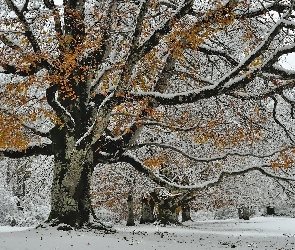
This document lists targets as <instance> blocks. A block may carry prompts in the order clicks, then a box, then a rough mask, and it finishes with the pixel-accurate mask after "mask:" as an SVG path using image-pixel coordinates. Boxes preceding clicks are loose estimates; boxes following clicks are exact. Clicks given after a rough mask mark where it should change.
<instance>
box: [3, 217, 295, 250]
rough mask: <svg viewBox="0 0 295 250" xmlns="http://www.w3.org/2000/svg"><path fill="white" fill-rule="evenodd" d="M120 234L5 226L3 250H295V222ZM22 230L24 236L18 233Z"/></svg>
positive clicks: (221, 223) (222, 223)
mask: <svg viewBox="0 0 295 250" xmlns="http://www.w3.org/2000/svg"><path fill="white" fill-rule="evenodd" d="M115 228H116V229H117V233H115V234H104V233H101V232H100V233H98V232H93V231H92V232H84V231H71V232H64V231H57V230H56V229H55V228H45V229H34V228H11V227H0V250H35V249H40V250H52V249H60V250H84V249H86V250H98V249H99V250H109V249H117V250H127V249H128V250H159V249H169V250H186V249H194V250H199V249H230V248H236V249H259V250H260V249H267V250H268V249H280V250H286V249H289V250H290V249H295V218H282V217H257V218H252V219H251V220H250V221H242V220H237V219H232V220H218V221H216V220H214V221H197V222H191V223H188V224H186V225H185V226H178V227H160V226H155V225H139V226H134V227H124V226H120V225H117V226H115ZM19 230H22V231H19Z"/></svg>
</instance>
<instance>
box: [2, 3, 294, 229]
mask: <svg viewBox="0 0 295 250" xmlns="http://www.w3.org/2000/svg"><path fill="white" fill-rule="evenodd" d="M0 3H1V7H0V20H1V25H0V75H1V82H0V97H1V98H0V101H1V107H0V148H1V154H2V155H3V156H6V157H11V158H19V157H25V156H32V155H40V154H42V155H53V156H54V159H55V168H54V179H53V188H52V211H51V214H50V218H49V219H50V220H58V221H59V222H64V223H68V224H71V225H79V226H81V225H82V224H84V223H85V222H87V221H89V214H90V213H91V202H90V195H89V176H91V174H92V172H93V169H94V167H95V166H96V165H97V164H99V163H101V164H105V163H110V164H112V163H120V162H121V163H128V164H130V165H131V166H132V167H133V168H134V169H135V170H137V171H139V172H141V173H144V174H145V175H147V176H148V177H149V178H151V180H153V181H155V182H156V183H157V184H159V185H161V186H165V187H167V188H175V189H178V190H182V191H188V192H189V194H190V195H192V192H197V191H200V190H204V189H206V188H208V187H210V186H215V185H217V184H218V183H219V182H221V181H222V180H223V179H224V178H226V177H227V176H230V175H241V174H243V173H247V172H249V171H253V170H256V171H259V172H261V173H262V174H265V175H266V176H268V177H272V178H274V179H276V180H278V181H285V182H290V181H293V177H292V176H291V175H290V173H291V171H292V170H291V169H290V167H292V166H293V165H294V160H293V159H294V153H295V148H294V128H293V127H294V126H293V123H294V103H295V95H294V84H295V81H294V79H295V78H294V77H295V71H294V70H288V69H286V68H284V67H282V65H281V59H282V57H283V56H284V55H287V54H289V53H292V52H295V41H294V28H295V20H294V19H295V16H294V15H295V12H294V10H295V9H294V8H295V6H294V4H295V3H294V1H293V0H281V1H278V0H268V1H267V0H219V1H216V0H209V1H202V0H188V1H183V0H142V1H140V0H139V1H135V0H134V1H133V0H121V1H113V0H107V1H92V0H89V1H86V0H65V1H64V2H63V5H55V4H54V2H53V1H52V0H43V1H41V0H25V1H15V0H0ZM275 170H276V171H275ZM81 197H83V198H82V199H81ZM74 215H75V216H74Z"/></svg>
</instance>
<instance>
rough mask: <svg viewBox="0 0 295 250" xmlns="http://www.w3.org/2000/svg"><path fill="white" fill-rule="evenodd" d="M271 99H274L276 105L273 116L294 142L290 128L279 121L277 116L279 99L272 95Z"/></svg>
mask: <svg viewBox="0 0 295 250" xmlns="http://www.w3.org/2000/svg"><path fill="white" fill-rule="evenodd" d="M271 99H272V100H273V101H274V107H273V112H272V116H273V119H274V121H275V122H276V124H278V125H279V126H280V127H281V128H282V129H283V130H284V132H285V134H286V136H287V137H288V138H289V139H290V141H291V142H292V143H294V139H293V138H292V137H291V135H290V132H289V130H288V129H287V128H286V126H285V125H284V124H283V123H281V122H280V121H279V119H278V118H277V106H278V100H277V99H276V98H275V97H271Z"/></svg>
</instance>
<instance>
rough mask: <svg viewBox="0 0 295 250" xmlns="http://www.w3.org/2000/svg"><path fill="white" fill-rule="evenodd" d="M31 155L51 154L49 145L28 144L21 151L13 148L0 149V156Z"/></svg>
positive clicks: (18, 156) (17, 156) (20, 156)
mask: <svg viewBox="0 0 295 250" xmlns="http://www.w3.org/2000/svg"><path fill="white" fill-rule="evenodd" d="M33 155H53V152H52V149H51V145H48V144H46V145H35V146H29V147H28V148H26V149H25V150H23V151H16V150H13V149H5V150H4V149H0V156H2V157H3V156H4V157H8V158H22V157H28V156H33Z"/></svg>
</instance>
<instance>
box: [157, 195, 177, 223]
mask: <svg viewBox="0 0 295 250" xmlns="http://www.w3.org/2000/svg"><path fill="white" fill-rule="evenodd" d="M177 206H178V204H177V202H176V201H175V197H165V198H163V199H160V200H159V203H158V209H159V215H158V220H159V222H160V223H161V224H164V225H167V224H179V221H178V215H177V212H176V207H177Z"/></svg>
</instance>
